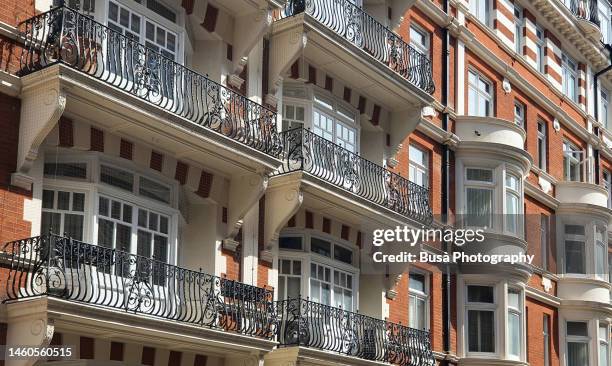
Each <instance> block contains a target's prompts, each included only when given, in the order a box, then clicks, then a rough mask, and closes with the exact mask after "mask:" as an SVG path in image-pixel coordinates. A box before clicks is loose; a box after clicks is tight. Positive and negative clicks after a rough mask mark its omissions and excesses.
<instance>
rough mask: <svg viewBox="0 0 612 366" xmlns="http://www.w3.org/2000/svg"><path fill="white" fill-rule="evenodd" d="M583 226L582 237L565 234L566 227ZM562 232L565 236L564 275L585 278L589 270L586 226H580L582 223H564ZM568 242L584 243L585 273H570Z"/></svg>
mask: <svg viewBox="0 0 612 366" xmlns="http://www.w3.org/2000/svg"><path fill="white" fill-rule="evenodd" d="M568 225H569V226H582V228H583V229H584V235H580V234H567V233H566V232H565V227H566V226H568ZM561 229H562V230H563V231H562V235H563V257H564V266H563V273H565V274H569V275H572V276H581V275H582V276H584V275H586V274H587V273H588V268H587V264H588V260H587V227H586V225H584V224H580V223H569V222H566V223H562V226H561ZM567 241H573V242H578V243H582V261H583V263H582V266H583V268H584V273H574V272H568V268H567Z"/></svg>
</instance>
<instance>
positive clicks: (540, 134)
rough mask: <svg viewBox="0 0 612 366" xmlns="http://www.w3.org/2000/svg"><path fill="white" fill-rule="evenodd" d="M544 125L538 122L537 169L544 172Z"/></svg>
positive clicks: (542, 122)
mask: <svg viewBox="0 0 612 366" xmlns="http://www.w3.org/2000/svg"><path fill="white" fill-rule="evenodd" d="M546 140H547V137H546V123H545V122H544V121H538V168H540V169H541V170H543V171H546V170H547V169H546Z"/></svg>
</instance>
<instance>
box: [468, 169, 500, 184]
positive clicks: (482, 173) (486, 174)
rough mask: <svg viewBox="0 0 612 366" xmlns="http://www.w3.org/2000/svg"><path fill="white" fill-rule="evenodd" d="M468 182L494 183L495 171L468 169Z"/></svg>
mask: <svg viewBox="0 0 612 366" xmlns="http://www.w3.org/2000/svg"><path fill="white" fill-rule="evenodd" d="M466 175H467V180H471V181H477V182H493V171H492V170H491V169H475V168H468V169H467V173H466Z"/></svg>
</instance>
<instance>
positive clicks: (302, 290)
mask: <svg viewBox="0 0 612 366" xmlns="http://www.w3.org/2000/svg"><path fill="white" fill-rule="evenodd" d="M288 231H289V232H284V233H283V234H282V235H281V237H280V239H279V260H278V299H279V300H284V299H291V298H297V297H298V296H301V297H304V298H306V297H309V298H310V300H312V301H314V302H317V303H320V304H324V305H329V306H334V307H341V308H342V309H344V310H349V311H352V310H353V309H354V308H355V306H356V299H355V291H354V289H355V288H356V284H357V279H358V276H357V271H358V270H357V268H356V267H354V265H353V261H354V258H353V249H351V248H349V247H348V246H347V245H348V244H346V245H345V244H340V243H338V242H337V240H334V239H328V238H326V237H324V235H323V234H317V233H314V232H311V231H310V230H306V231H304V230H299V232H298V231H294V230H288Z"/></svg>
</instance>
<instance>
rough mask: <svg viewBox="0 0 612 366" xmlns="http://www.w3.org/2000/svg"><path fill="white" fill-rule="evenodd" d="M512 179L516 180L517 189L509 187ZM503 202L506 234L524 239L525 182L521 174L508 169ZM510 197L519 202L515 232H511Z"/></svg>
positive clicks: (515, 215) (505, 176)
mask: <svg viewBox="0 0 612 366" xmlns="http://www.w3.org/2000/svg"><path fill="white" fill-rule="evenodd" d="M509 177H512V178H514V179H515V180H516V184H517V187H516V188H513V187H510V186H508V178H509ZM503 183H504V184H503V187H504V188H503V190H504V192H503V202H504V217H505V220H503V221H504V222H503V225H504V232H506V233H509V234H510V235H519V236H520V237H523V220H521V217H523V215H522V213H523V209H522V207H523V204H522V203H523V201H522V200H521V192H522V190H523V189H522V184H523V180H522V178H521V175H520V174H517V173H515V172H513V171H509V170H508V169H506V171H505V172H504V182H503ZM509 196H512V197H513V198H514V199H516V202H517V207H516V208H517V212H516V213H515V214H514V223H513V224H512V225H514V228H515V230H514V231H512V230H510V226H511V225H510V223H509V221H508V220H509V219H510V216H509V215H510V213H509V212H508V207H509V205H508V201H509Z"/></svg>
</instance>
